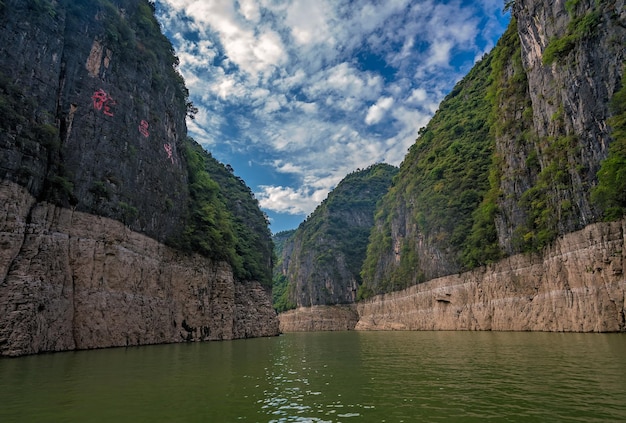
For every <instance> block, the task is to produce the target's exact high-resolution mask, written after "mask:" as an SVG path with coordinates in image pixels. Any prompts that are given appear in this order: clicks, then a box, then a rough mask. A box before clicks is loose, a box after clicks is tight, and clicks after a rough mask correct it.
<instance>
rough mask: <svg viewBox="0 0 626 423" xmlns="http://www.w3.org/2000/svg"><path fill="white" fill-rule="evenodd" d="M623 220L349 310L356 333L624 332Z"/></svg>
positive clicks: (625, 255)
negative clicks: (353, 313)
mask: <svg viewBox="0 0 626 423" xmlns="http://www.w3.org/2000/svg"><path fill="white" fill-rule="evenodd" d="M625 233H626V220H622V221H620V222H613V223H597V224H593V225H589V226H587V227H585V228H584V229H582V230H580V231H578V232H573V233H569V234H567V235H565V236H563V237H560V238H559V239H558V240H557V241H556V242H555V243H554V244H553V245H552V246H551V247H550V248H547V249H546V250H545V251H544V252H543V254H533V255H530V254H518V255H514V256H511V257H508V258H506V259H504V260H502V261H500V262H498V263H495V264H492V265H490V266H487V267H485V268H481V269H477V270H473V271H470V272H466V273H462V274H458V275H450V276H444V277H441V278H438V279H434V280H431V281H428V282H426V283H423V284H419V285H415V286H413V287H410V288H407V289H405V290H403V291H398V292H393V293H389V294H383V295H380V296H376V297H374V298H372V299H369V300H366V301H363V302H360V303H358V304H357V307H358V313H359V322H358V323H357V325H356V329H357V330H505V331H562V332H624V331H626V317H625V316H626V279H625V278H624V265H625V264H626V238H625V237H624V234H625Z"/></svg>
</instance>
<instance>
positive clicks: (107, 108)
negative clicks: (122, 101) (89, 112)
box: [91, 88, 117, 116]
mask: <svg viewBox="0 0 626 423" xmlns="http://www.w3.org/2000/svg"><path fill="white" fill-rule="evenodd" d="M91 99H92V100H93V107H94V108H95V109H97V110H102V113H104V114H105V115H107V116H113V112H112V111H111V106H115V104H117V103H116V102H115V100H113V98H111V96H110V95H109V94H107V92H106V91H104V90H103V89H102V88H100V89H99V90H98V91H96V92H94V93H93V95H92V96H91Z"/></svg>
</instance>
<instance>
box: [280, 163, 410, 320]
mask: <svg viewBox="0 0 626 423" xmlns="http://www.w3.org/2000/svg"><path fill="white" fill-rule="evenodd" d="M397 171H398V170H397V168H395V167H394V166H391V165H388V164H384V163H379V164H375V165H372V166H370V167H368V168H366V169H363V170H357V171H355V172H352V173H350V174H349V175H347V176H346V177H345V178H344V179H343V180H342V181H341V182H340V183H339V184H338V185H337V187H335V189H333V190H332V191H331V192H330V193H329V194H328V197H327V198H326V199H325V200H324V201H323V202H322V204H320V205H319V206H318V207H317V208H316V209H315V211H314V212H313V213H312V214H311V215H310V216H309V217H308V218H307V219H306V221H304V222H303V223H302V224H300V226H299V227H298V229H296V230H295V232H293V233H292V234H290V235H288V238H287V239H286V240H284V241H283V242H282V251H279V253H280V258H279V261H278V263H279V267H277V269H275V272H274V273H275V276H274V277H275V285H274V288H275V289H278V290H280V291H281V292H280V293H277V294H278V297H281V296H282V300H281V301H280V304H279V305H278V307H277V308H278V309H279V310H281V311H282V310H284V309H287V308H292V307H295V306H298V307H302V306H305V307H306V306H311V305H319V304H345V303H352V302H354V301H355V300H356V294H357V290H358V287H359V285H360V279H361V277H360V271H361V265H362V263H363V259H364V258H365V249H366V247H367V242H368V237H369V234H370V231H371V229H372V225H373V223H374V209H375V207H376V203H377V202H378V201H379V200H380V198H381V197H382V195H383V194H384V193H385V192H386V191H387V189H388V188H389V186H390V185H391V181H392V179H393V177H394V175H395V174H396V173H397ZM283 236H284V234H283ZM275 297H276V296H275ZM276 305H277V304H276V302H275V306H276Z"/></svg>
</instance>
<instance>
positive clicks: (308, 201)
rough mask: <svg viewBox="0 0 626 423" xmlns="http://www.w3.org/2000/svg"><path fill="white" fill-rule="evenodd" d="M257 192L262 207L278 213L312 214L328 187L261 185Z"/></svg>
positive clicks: (326, 192)
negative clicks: (309, 188)
mask: <svg viewBox="0 0 626 423" xmlns="http://www.w3.org/2000/svg"><path fill="white" fill-rule="evenodd" d="M259 188H260V189H261V191H260V192H257V193H255V197H256V198H257V199H258V200H259V205H260V206H261V207H262V208H266V209H268V210H272V211H275V212H278V213H287V214H310V213H311V212H312V211H313V210H315V207H317V206H318V205H319V204H320V203H321V202H322V200H324V198H325V197H326V195H327V194H328V190H326V189H318V190H316V191H309V190H308V189H306V188H292V187H284V186H270V185H261V186H260V187H259Z"/></svg>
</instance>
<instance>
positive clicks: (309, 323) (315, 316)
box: [278, 304, 359, 332]
mask: <svg viewBox="0 0 626 423" xmlns="http://www.w3.org/2000/svg"><path fill="white" fill-rule="evenodd" d="M278 319H279V321H280V331H281V332H316V331H338V330H353V329H354V327H355V326H356V324H357V322H358V321H359V315H358V314H357V309H356V305H355V304H343V305H315V306H311V307H299V308H297V309H295V310H289V311H286V312H284V313H281V314H279V315H278Z"/></svg>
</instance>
